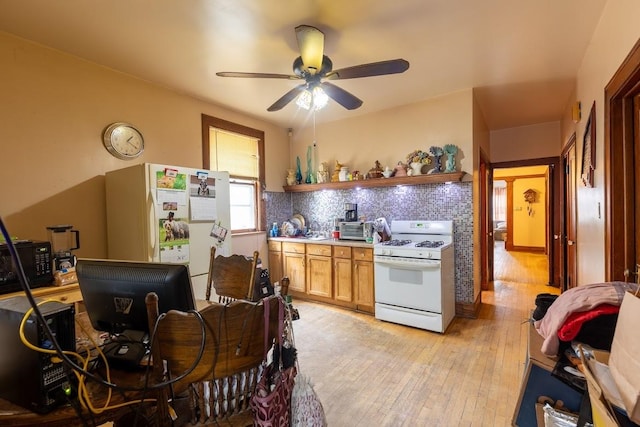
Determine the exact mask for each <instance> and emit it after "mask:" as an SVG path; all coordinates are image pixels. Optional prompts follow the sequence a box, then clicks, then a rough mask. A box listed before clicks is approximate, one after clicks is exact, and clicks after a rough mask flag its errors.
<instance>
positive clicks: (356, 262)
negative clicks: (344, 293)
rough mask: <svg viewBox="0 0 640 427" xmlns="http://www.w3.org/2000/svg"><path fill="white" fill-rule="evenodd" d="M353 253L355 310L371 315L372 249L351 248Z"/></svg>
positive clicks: (372, 305)
mask: <svg viewBox="0 0 640 427" xmlns="http://www.w3.org/2000/svg"><path fill="white" fill-rule="evenodd" d="M352 253H353V287H354V291H355V298H356V308H357V309H358V310H360V311H364V312H367V313H373V312H374V311H375V308H374V304H375V303H374V288H373V286H374V283H373V249H367V248H352Z"/></svg>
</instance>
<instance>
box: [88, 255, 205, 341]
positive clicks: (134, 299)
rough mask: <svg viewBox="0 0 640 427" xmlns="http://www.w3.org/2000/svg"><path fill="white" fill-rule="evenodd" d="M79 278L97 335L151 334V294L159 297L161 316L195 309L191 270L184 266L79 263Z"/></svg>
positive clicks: (114, 262)
mask: <svg viewBox="0 0 640 427" xmlns="http://www.w3.org/2000/svg"><path fill="white" fill-rule="evenodd" d="M76 274H77V275H78V284H79V285H80V292H81V293H82V299H83V302H84V305H85V308H86V311H87V314H88V315H89V319H90V320H91V325H92V326H93V328H94V329H96V330H98V331H105V332H109V333H111V334H118V333H122V332H124V331H126V330H131V331H141V332H146V333H147V334H148V333H149V326H148V323H147V307H146V304H145V297H146V295H147V294H148V293H149V292H155V293H156V294H158V306H159V311H160V313H166V312H168V311H169V310H181V311H188V310H194V309H195V299H194V296H193V288H192V287H191V278H190V276H189V267H188V266H186V265H183V264H162V263H152V262H132V261H114V260H92V259H80V260H78V262H77V265H76Z"/></svg>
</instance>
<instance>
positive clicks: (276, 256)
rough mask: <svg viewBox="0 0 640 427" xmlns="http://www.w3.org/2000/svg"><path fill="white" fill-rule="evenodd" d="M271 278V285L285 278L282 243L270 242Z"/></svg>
mask: <svg viewBox="0 0 640 427" xmlns="http://www.w3.org/2000/svg"><path fill="white" fill-rule="evenodd" d="M268 243H269V278H270V279H271V283H274V282H277V281H278V280H280V279H282V278H283V277H284V274H283V271H284V270H283V268H282V242H274V241H269V242H268Z"/></svg>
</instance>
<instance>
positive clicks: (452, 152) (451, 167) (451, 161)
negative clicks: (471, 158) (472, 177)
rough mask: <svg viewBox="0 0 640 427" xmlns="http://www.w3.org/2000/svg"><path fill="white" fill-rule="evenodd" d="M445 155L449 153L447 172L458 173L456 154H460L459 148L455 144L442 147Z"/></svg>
mask: <svg viewBox="0 0 640 427" xmlns="http://www.w3.org/2000/svg"><path fill="white" fill-rule="evenodd" d="M442 149H443V150H444V152H445V153H447V167H446V169H445V170H444V171H445V172H455V171H456V154H458V147H457V146H456V145H453V144H446V145H445V146H444V147H442Z"/></svg>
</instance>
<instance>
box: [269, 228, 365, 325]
mask: <svg viewBox="0 0 640 427" xmlns="http://www.w3.org/2000/svg"><path fill="white" fill-rule="evenodd" d="M287 240H289V239H286V238H280V239H278V240H269V257H270V258H269V263H272V262H274V263H277V262H278V261H277V259H278V250H280V251H281V252H280V256H281V260H282V261H281V262H282V269H283V275H285V276H289V279H291V283H290V285H289V291H291V292H290V293H291V295H292V296H294V297H295V298H301V299H308V300H314V301H321V302H325V303H329V304H333V305H336V306H341V307H345V308H349V309H352V310H358V311H362V312H364V313H370V314H373V313H374V312H375V301H374V277H373V276H374V268H373V247H372V246H371V245H367V246H364V245H358V244H357V243H356V244H354V245H350V244H349V243H346V244H345V243H344V242H340V243H334V242H326V243H315V242H314V243H311V242H309V241H305V240H304V239H300V240H298V239H295V240H294V239H290V241H287ZM363 246H364V247H363Z"/></svg>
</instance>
